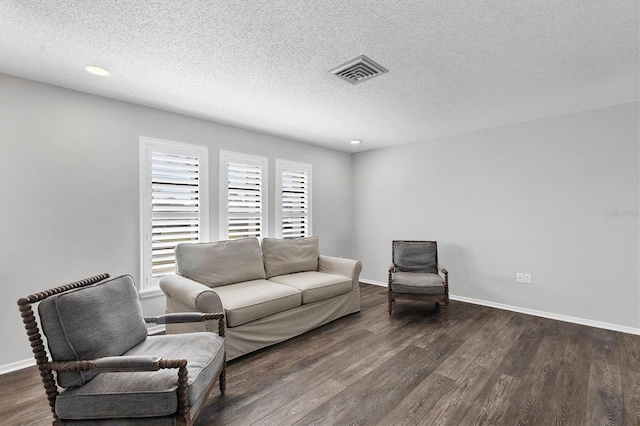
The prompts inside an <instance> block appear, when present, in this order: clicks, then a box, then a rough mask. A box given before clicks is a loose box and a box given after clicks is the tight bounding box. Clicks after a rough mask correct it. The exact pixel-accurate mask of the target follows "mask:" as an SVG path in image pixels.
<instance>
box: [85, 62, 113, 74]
mask: <svg viewBox="0 0 640 426" xmlns="http://www.w3.org/2000/svg"><path fill="white" fill-rule="evenodd" d="M84 70H85V71H86V72H89V73H91V74H94V75H100V76H105V75H109V71H107V70H105V69H104V68H102V67H99V66H97V65H85V66H84Z"/></svg>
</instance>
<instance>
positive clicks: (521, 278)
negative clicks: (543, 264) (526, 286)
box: [516, 272, 524, 283]
mask: <svg viewBox="0 0 640 426" xmlns="http://www.w3.org/2000/svg"><path fill="white" fill-rule="evenodd" d="M516 282H517V283H523V282H524V274H523V273H522V272H516Z"/></svg>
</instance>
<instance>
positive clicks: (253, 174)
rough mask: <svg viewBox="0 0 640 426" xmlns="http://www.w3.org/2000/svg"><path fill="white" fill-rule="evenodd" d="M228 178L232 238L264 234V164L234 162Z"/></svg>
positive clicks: (228, 171)
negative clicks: (262, 165)
mask: <svg viewBox="0 0 640 426" xmlns="http://www.w3.org/2000/svg"><path fill="white" fill-rule="evenodd" d="M227 182H228V185H229V186H228V188H229V198H228V200H227V202H228V222H227V226H228V228H227V229H228V230H229V239H235V238H246V237H262V236H263V235H262V209H263V207H262V197H263V188H262V167H260V166H258V165H249V164H242V163H233V162H230V163H229V164H228V167H227Z"/></svg>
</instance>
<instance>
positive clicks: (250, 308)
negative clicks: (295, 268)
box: [214, 280, 302, 327]
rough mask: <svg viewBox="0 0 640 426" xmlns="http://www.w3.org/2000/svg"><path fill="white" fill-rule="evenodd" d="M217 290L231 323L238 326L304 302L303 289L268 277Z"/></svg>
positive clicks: (217, 288) (230, 324) (232, 325)
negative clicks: (300, 289) (301, 290)
mask: <svg viewBox="0 0 640 426" xmlns="http://www.w3.org/2000/svg"><path fill="white" fill-rule="evenodd" d="M214 291H215V292H216V293H217V294H218V296H219V297H220V301H221V302H222V306H224V313H225V315H226V317H227V326H228V327H237V326H239V325H242V324H245V323H247V322H251V321H254V320H257V319H260V318H264V317H266V316H269V315H272V314H275V313H278V312H282V311H286V310H287V309H292V308H295V307H297V306H300V305H301V304H302V293H301V292H300V291H299V290H297V289H295V288H293V287H291V286H287V285H282V284H278V283H276V282H271V281H267V280H253V281H247V282H244V283H237V284H233V285H227V286H222V287H216V288H215V289H214Z"/></svg>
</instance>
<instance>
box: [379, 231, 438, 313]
mask: <svg viewBox="0 0 640 426" xmlns="http://www.w3.org/2000/svg"><path fill="white" fill-rule="evenodd" d="M388 293H389V315H391V314H392V312H393V302H395V300H396V299H408V300H427V301H431V302H435V303H436V304H439V303H440V302H442V303H443V304H444V317H445V319H448V317H449V272H447V270H446V269H445V268H443V267H442V266H441V265H440V264H438V243H437V242H436V241H409V240H394V241H393V243H392V247H391V265H390V266H389V291H388Z"/></svg>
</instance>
